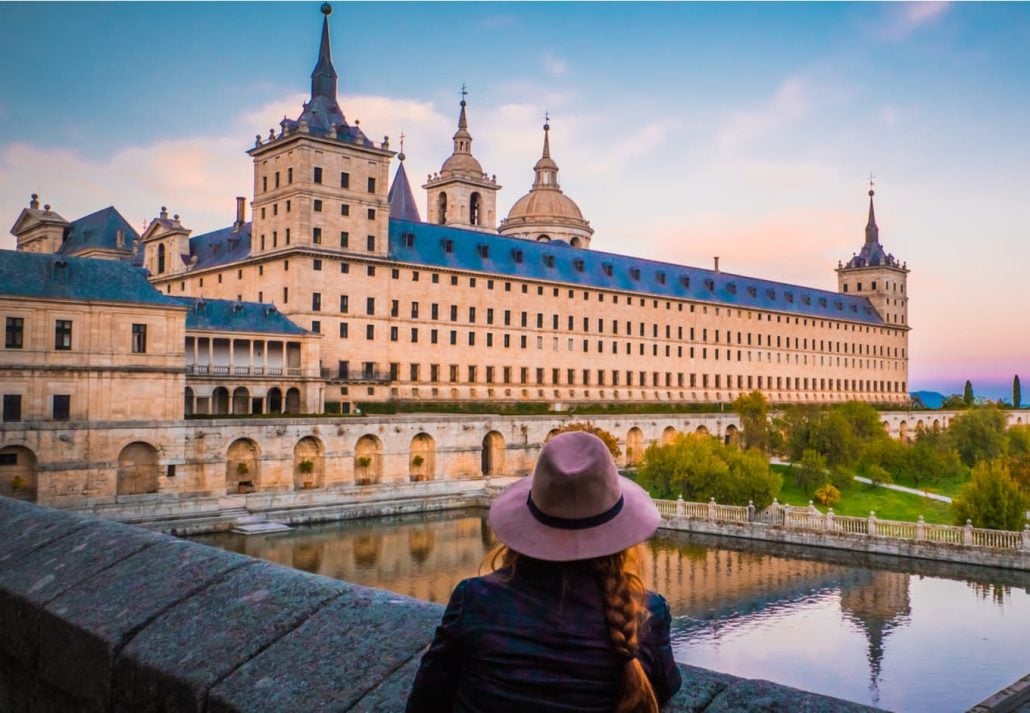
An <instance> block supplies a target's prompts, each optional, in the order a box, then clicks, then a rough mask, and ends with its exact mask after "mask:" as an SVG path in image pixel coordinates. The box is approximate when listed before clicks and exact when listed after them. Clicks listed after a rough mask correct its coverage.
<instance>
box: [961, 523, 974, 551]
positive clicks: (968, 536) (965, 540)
mask: <svg viewBox="0 0 1030 713" xmlns="http://www.w3.org/2000/svg"><path fill="white" fill-rule="evenodd" d="M962 544H963V545H971V544H973V521H972V520H966V525H965V527H963V528H962Z"/></svg>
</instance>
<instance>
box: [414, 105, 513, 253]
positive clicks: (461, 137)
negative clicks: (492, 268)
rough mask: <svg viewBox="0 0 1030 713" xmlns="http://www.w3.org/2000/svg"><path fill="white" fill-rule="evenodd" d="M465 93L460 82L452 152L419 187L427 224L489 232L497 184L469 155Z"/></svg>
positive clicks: (493, 229)
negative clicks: (459, 98) (438, 168)
mask: <svg viewBox="0 0 1030 713" xmlns="http://www.w3.org/2000/svg"><path fill="white" fill-rule="evenodd" d="M467 94H468V92H467V91H466V90H465V87H464V85H463V86H462V88H461V112H460V113H459V114H458V131H457V132H456V133H455V134H454V151H453V153H451V155H450V157H449V158H448V159H447V160H446V161H444V162H443V166H441V167H440V172H439V173H435V174H433V175H431V176H429V177H428V178H427V179H426V183H425V185H424V186H422V187H423V188H424V189H425V190H426V197H427V201H428V203H427V205H426V215H427V217H428V220H429V222H430V223H436V224H438V225H454V226H457V227H460V228H470V229H472V230H482V231H484V232H491V233H492V232H496V231H497V191H499V190H500V189H501V187H500V186H499V185H497V177H496V176H488V175H487V174H485V173H483V167H482V166H481V165H480V164H479V161H477V160H476V157H475V156H473V155H472V134H470V133H469V130H468V117H467V116H466V113H465V107H466V101H465V96H466V95H467Z"/></svg>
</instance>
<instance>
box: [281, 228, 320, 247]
mask: <svg viewBox="0 0 1030 713" xmlns="http://www.w3.org/2000/svg"><path fill="white" fill-rule="evenodd" d="M311 242H313V243H314V244H315V245H321V244H322V229H321V228H312V229H311ZM286 244H287V245H289V244H290V238H289V228H287V237H286Z"/></svg>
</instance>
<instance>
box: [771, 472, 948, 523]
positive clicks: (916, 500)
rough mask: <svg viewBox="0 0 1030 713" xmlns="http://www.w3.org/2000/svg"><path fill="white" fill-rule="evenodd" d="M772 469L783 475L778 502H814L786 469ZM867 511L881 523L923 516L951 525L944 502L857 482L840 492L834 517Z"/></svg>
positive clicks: (865, 514) (909, 519) (866, 513)
mask: <svg viewBox="0 0 1030 713" xmlns="http://www.w3.org/2000/svg"><path fill="white" fill-rule="evenodd" d="M771 467H772V469H773V470H775V471H776V472H778V473H780V474H781V475H782V476H783V488H782V489H781V490H780V495H779V501H780V502H781V503H783V504H787V505H808V501H809V500H814V497H813V496H812V495H806V494H805V491H804V490H802V489H801V488H799V487H798V486H797V484H796V483H795V482H794V479H793V478H792V477H791V475H790V472H789V468H788V467H787V466H785V465H773V466H771ZM902 484H904V483H902ZM816 507H818V508H819V509H820V510H822V511H823V512H825V511H826V508H825V507H822V506H821V505H819V504H818V503H817V504H816ZM870 510H872V511H873V512H875V513H876V517H878V518H880V519H881V520H902V521H910V522H915V521H916V520H918V519H919V516H920V515H922V516H923V518H924V519H925V520H926V522H933V523H938V524H942V525H951V524H954V523H953V521H952V518H951V506H950V505H948V504H947V503H940V502H937V501H936V500H929V499H927V498H923V497H920V496H918V495H909V494H908V493H899V492H896V491H893V490H887V489H886V488H871V487H869V486H867V485H862V484H860V483H853V484H852V485H851V487H850V488H847V489H845V490H842V491H841V500H840V502H839V503H837V505H836V507H834V508H833V512H834V513H836V514H837V515H851V516H853V517H868V516H869V511H870Z"/></svg>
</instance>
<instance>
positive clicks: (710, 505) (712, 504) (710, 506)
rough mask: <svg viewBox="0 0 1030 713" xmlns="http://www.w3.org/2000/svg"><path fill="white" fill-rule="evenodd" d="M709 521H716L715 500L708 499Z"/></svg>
mask: <svg viewBox="0 0 1030 713" xmlns="http://www.w3.org/2000/svg"><path fill="white" fill-rule="evenodd" d="M708 519H709V520H714V519H715V498H709V499H708Z"/></svg>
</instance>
